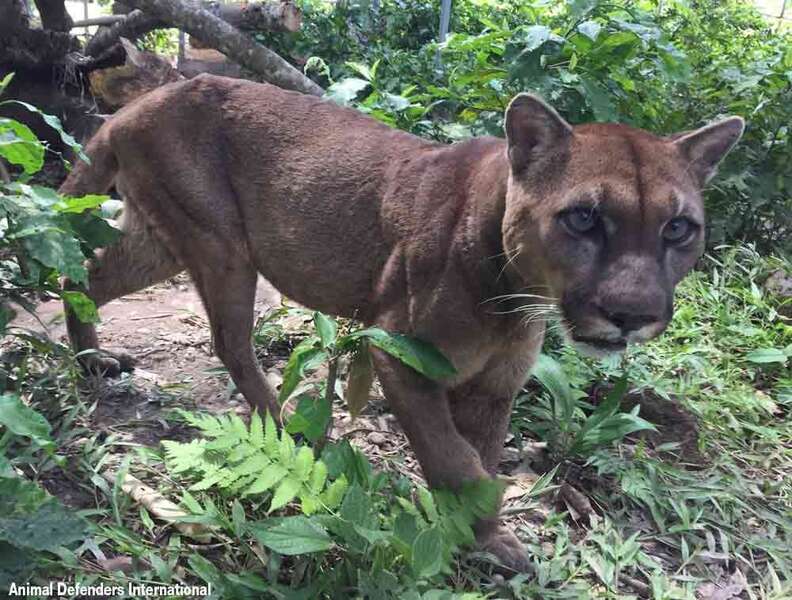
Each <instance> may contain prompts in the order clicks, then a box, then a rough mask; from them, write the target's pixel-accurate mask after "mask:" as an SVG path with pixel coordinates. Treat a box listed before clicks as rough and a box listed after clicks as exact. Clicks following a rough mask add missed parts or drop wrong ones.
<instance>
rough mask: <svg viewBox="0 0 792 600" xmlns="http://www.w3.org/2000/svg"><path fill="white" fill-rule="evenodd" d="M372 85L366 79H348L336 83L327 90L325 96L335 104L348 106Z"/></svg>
mask: <svg viewBox="0 0 792 600" xmlns="http://www.w3.org/2000/svg"><path fill="white" fill-rule="evenodd" d="M369 85H370V84H369V82H368V81H366V80H365V79H359V78H357V77H347V78H346V79H342V80H341V81H336V82H335V83H334V84H333V85H331V86H330V87H329V88H328V89H327V93H326V94H325V97H326V98H330V99H331V100H333V101H334V102H338V103H339V104H343V105H345V106H348V105H349V104H351V103H352V100H354V99H355V98H357V95H358V94H359V93H360V92H362V91H363V90H364V89H366V87H368V86H369Z"/></svg>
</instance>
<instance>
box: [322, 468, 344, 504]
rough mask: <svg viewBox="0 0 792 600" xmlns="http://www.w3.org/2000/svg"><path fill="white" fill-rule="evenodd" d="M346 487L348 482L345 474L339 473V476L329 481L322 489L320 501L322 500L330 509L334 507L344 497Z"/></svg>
mask: <svg viewBox="0 0 792 600" xmlns="http://www.w3.org/2000/svg"><path fill="white" fill-rule="evenodd" d="M348 487H349V482H348V481H347V478H346V475H341V477H339V478H338V479H336V480H335V481H334V482H333V483H331V484H330V485H329V486H328V487H327V489H326V490H325V491H324V493H323V494H322V502H324V503H325V506H327V508H329V509H330V510H333V509H335V508H336V507H338V506H339V505H340V504H341V501H342V500H343V499H344V495H345V494H346V491H347V488H348Z"/></svg>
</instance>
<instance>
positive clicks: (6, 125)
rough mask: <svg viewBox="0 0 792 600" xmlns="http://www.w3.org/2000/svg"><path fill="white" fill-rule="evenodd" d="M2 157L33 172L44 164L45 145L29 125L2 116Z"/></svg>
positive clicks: (0, 147) (0, 127)
mask: <svg viewBox="0 0 792 600" xmlns="http://www.w3.org/2000/svg"><path fill="white" fill-rule="evenodd" d="M0 157H2V158H5V159H6V160H7V161H8V162H10V163H11V164H12V165H19V166H20V167H22V170H23V171H24V172H25V173H26V174H32V173H36V172H38V171H40V170H41V167H42V165H43V164H44V146H43V144H42V143H41V142H39V141H38V138H36V135H35V134H34V133H33V132H32V131H31V129H30V127H28V126H27V125H24V124H23V123H20V122H19V121H15V120H13V119H6V118H2V117H0Z"/></svg>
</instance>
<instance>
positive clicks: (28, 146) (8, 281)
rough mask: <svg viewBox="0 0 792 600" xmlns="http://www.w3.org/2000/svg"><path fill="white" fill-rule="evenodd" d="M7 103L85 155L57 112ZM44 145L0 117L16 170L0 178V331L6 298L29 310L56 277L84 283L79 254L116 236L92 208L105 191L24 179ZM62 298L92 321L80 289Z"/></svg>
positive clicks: (0, 142) (3, 147)
mask: <svg viewBox="0 0 792 600" xmlns="http://www.w3.org/2000/svg"><path fill="white" fill-rule="evenodd" d="M6 83H7V82H6ZM9 103H13V104H15V105H17V106H21V107H23V108H25V109H27V110H29V111H31V112H35V113H37V114H38V115H40V116H41V117H42V118H43V119H44V122H45V123H47V124H48V125H49V126H51V127H52V128H53V129H55V130H56V131H57V132H58V133H59V135H60V137H61V138H62V140H63V141H64V143H65V144H66V145H68V146H70V147H71V148H72V149H73V150H74V151H75V152H76V153H77V155H78V156H80V157H81V158H82V159H83V160H87V157H86V156H85V155H84V154H83V152H82V149H81V148H80V146H79V144H77V142H76V141H75V139H74V138H73V137H72V136H70V135H69V134H68V133H66V132H65V131H64V130H63V127H62V125H61V123H60V120H59V119H58V118H57V117H55V116H52V115H47V114H45V113H42V112H40V111H39V110H38V109H37V108H35V107H34V106H32V105H30V104H27V103H24V102H18V101H14V100H6V101H4V102H0V105H2V104H9ZM46 150H47V149H46V147H45V146H44V144H43V143H42V142H40V141H38V140H37V139H36V137H35V135H34V134H33V132H32V131H31V130H30V129H29V128H28V127H27V126H26V125H24V124H22V123H19V122H18V121H15V120H13V119H6V118H0V160H6V161H8V162H9V163H10V164H11V165H15V166H18V167H19V168H20V169H21V174H20V176H19V178H18V180H17V181H0V288H2V290H3V299H2V300H0V335H3V334H5V332H6V328H7V325H8V322H9V321H10V320H11V318H12V316H13V310H12V308H11V306H10V303H15V304H18V305H19V306H22V307H23V308H25V309H26V310H32V304H31V302H30V296H31V295H32V294H42V293H49V294H55V295H57V294H59V293H60V285H59V283H58V278H59V277H60V276H63V275H65V276H67V277H69V278H70V279H72V280H73V281H76V282H85V280H86V270H85V266H84V264H83V263H84V262H85V259H86V258H88V257H90V256H91V255H92V253H93V250H95V249H96V248H98V247H99V246H103V245H106V244H108V243H110V242H112V241H113V240H115V239H116V236H117V231H116V230H115V229H114V228H113V227H111V226H110V225H109V224H108V223H107V222H106V221H105V220H104V219H103V218H102V216H101V214H100V213H99V211H98V210H97V209H98V208H99V206H100V205H101V204H102V202H104V201H105V200H106V199H107V198H106V197H105V196H97V195H89V196H84V197H80V198H67V197H63V196H60V195H59V194H58V193H57V192H56V191H54V190H52V189H50V188H46V187H43V186H39V185H33V184H30V183H28V180H29V177H30V176H31V175H33V174H35V173H37V172H38V171H39V170H40V169H41V168H42V166H43V164H44V156H45V152H46ZM64 298H65V299H66V300H67V301H68V302H69V303H70V304H71V306H73V307H74V309H75V312H76V313H77V315H78V317H79V318H80V319H83V320H86V321H91V320H96V318H97V315H96V310H95V308H94V307H93V303H92V302H91V301H90V300H89V299H88V298H87V297H86V296H85V295H84V294H82V293H80V292H76V291H72V292H68V293H67V294H65V295H64Z"/></svg>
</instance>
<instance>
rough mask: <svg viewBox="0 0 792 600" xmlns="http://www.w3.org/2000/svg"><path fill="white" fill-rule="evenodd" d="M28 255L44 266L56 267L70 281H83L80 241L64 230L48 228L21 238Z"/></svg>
mask: <svg viewBox="0 0 792 600" xmlns="http://www.w3.org/2000/svg"><path fill="white" fill-rule="evenodd" d="M22 243H23V244H24V246H25V248H26V249H27V251H28V253H30V256H31V257H33V258H34V259H36V260H37V261H39V262H40V263H41V264H43V265H44V266H46V267H51V268H53V269H56V270H57V271H58V272H60V273H62V274H63V275H66V276H67V277H68V278H69V279H71V280H72V281H75V282H77V283H85V282H86V278H87V271H86V270H85V266H84V265H83V263H84V261H85V256H84V255H83V253H82V250H81V249H80V243H79V242H78V241H77V240H76V239H75V238H74V237H72V236H71V235H69V234H68V233H66V232H65V231H60V230H56V229H50V230H49V231H46V232H43V233H41V234H38V235H30V236H27V237H24V238H23V239H22Z"/></svg>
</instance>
